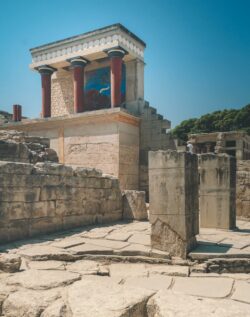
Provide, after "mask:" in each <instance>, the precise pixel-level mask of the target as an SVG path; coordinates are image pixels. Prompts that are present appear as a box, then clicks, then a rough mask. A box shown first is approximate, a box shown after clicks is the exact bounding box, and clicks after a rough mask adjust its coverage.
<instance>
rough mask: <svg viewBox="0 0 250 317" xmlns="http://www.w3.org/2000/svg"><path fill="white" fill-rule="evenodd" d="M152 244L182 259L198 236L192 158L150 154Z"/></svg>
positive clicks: (170, 153)
mask: <svg viewBox="0 0 250 317" xmlns="http://www.w3.org/2000/svg"><path fill="white" fill-rule="evenodd" d="M149 202H150V222H151V223H152V232H151V244H152V247H153V248H155V249H159V250H161V251H167V252H169V253H170V255H172V256H179V257H183V258H185V257H186V256H187V253H188V252H189V251H190V250H191V249H192V248H193V247H194V246H195V244H196V239H195V235H196V234H197V233H198V228H199V225H198V223H199V220H198V206H199V203H198V161H197V156H196V155H195V154H190V153H186V152H176V151H171V150H168V151H157V152H149Z"/></svg>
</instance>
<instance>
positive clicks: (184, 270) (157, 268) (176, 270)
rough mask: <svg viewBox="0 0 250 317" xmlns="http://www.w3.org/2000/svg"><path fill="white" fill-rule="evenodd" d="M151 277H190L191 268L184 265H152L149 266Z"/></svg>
mask: <svg viewBox="0 0 250 317" xmlns="http://www.w3.org/2000/svg"><path fill="white" fill-rule="evenodd" d="M147 268H148V272H149V275H150V276H151V275H155V274H161V275H169V276H183V277H187V276H188V275H189V267H188V266H182V265H150V266H147Z"/></svg>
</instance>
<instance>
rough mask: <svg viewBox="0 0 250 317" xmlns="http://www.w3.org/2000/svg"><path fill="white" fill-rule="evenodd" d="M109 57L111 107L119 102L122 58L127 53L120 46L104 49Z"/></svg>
mask: <svg viewBox="0 0 250 317" xmlns="http://www.w3.org/2000/svg"><path fill="white" fill-rule="evenodd" d="M106 53H107V54H108V56H109V58H110V83H111V108H114V107H119V106H120V104H121V83H122V59H123V57H124V55H125V54H126V53H127V52H126V51H125V50H124V49H122V48H121V47H116V48H112V49H109V50H107V51H106Z"/></svg>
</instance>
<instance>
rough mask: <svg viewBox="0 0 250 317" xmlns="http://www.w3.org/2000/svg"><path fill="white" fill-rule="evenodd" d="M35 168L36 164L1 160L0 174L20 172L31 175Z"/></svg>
mask: <svg viewBox="0 0 250 317" xmlns="http://www.w3.org/2000/svg"><path fill="white" fill-rule="evenodd" d="M33 169H34V165H32V164H28V163H27V164H26V163H17V162H15V163H14V162H3V161H0V174H18V175H22V174H25V175H29V174H31V172H32V171H33Z"/></svg>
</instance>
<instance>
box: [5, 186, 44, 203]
mask: <svg viewBox="0 0 250 317" xmlns="http://www.w3.org/2000/svg"><path fill="white" fill-rule="evenodd" d="M39 196H40V188H38V187H33V188H26V187H6V188H5V187H0V201H6V202H11V201H12V202H33V201H38V200H39Z"/></svg>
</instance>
